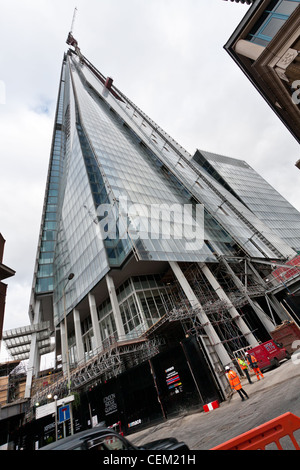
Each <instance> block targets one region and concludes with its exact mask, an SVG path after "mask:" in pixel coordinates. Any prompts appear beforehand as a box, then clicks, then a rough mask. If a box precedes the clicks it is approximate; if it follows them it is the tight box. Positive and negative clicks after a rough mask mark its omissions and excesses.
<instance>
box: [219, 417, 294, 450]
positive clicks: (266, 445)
mask: <svg viewBox="0 0 300 470" xmlns="http://www.w3.org/2000/svg"><path fill="white" fill-rule="evenodd" d="M210 450H300V418H299V417H298V416H296V415H294V414H293V413H290V412H288V413H285V414H283V415H281V416H278V418H275V419H272V420H271V421H268V422H266V423H264V424H262V425H260V426H258V427H256V428H254V429H252V430H250V431H248V432H245V433H243V434H240V435H239V436H237V437H235V438H233V439H230V440H229V441H226V442H224V443H223V444H220V445H218V446H216V447H213V448H212V449H210Z"/></svg>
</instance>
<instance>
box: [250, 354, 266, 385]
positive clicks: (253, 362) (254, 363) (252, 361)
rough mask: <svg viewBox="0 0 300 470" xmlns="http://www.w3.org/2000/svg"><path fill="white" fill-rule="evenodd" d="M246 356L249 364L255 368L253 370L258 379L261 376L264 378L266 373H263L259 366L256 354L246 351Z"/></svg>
mask: <svg viewBox="0 0 300 470" xmlns="http://www.w3.org/2000/svg"><path fill="white" fill-rule="evenodd" d="M246 358H247V362H248V364H249V366H250V367H251V368H252V369H253V371H254V372H255V375H256V377H257V380H260V377H259V376H261V378H262V379H263V378H264V375H263V373H262V371H261V370H260V368H259V367H258V363H257V359H256V357H255V356H252V354H249V353H247V352H246Z"/></svg>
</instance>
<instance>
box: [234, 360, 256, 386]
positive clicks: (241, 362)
mask: <svg viewBox="0 0 300 470" xmlns="http://www.w3.org/2000/svg"><path fill="white" fill-rule="evenodd" d="M237 361H238V363H239V366H240V368H241V369H242V371H243V372H245V374H246V377H247V379H248V382H249V384H253V382H252V380H251V378H250V375H249V370H248V364H247V363H246V362H245V361H244V360H243V359H241V358H240V357H238V358H237Z"/></svg>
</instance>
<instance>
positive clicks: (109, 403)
mask: <svg viewBox="0 0 300 470" xmlns="http://www.w3.org/2000/svg"><path fill="white" fill-rule="evenodd" d="M103 402H104V412H105V415H106V416H108V415H111V414H112V413H115V412H116V411H118V405H117V399H116V394H115V393H112V394H111V395H108V396H106V397H104V399H103Z"/></svg>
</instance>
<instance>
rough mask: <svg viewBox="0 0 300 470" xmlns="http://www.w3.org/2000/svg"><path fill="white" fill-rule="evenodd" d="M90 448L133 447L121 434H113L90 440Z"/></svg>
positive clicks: (115, 448)
mask: <svg viewBox="0 0 300 470" xmlns="http://www.w3.org/2000/svg"><path fill="white" fill-rule="evenodd" d="M87 445H88V449H89V450H110V451H111V450H130V449H132V447H131V446H130V445H129V444H128V443H127V442H126V441H123V439H122V438H121V437H119V436H115V435H113V434H111V435H107V436H102V437H99V438H97V439H93V440H90V441H88V444H87Z"/></svg>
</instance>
